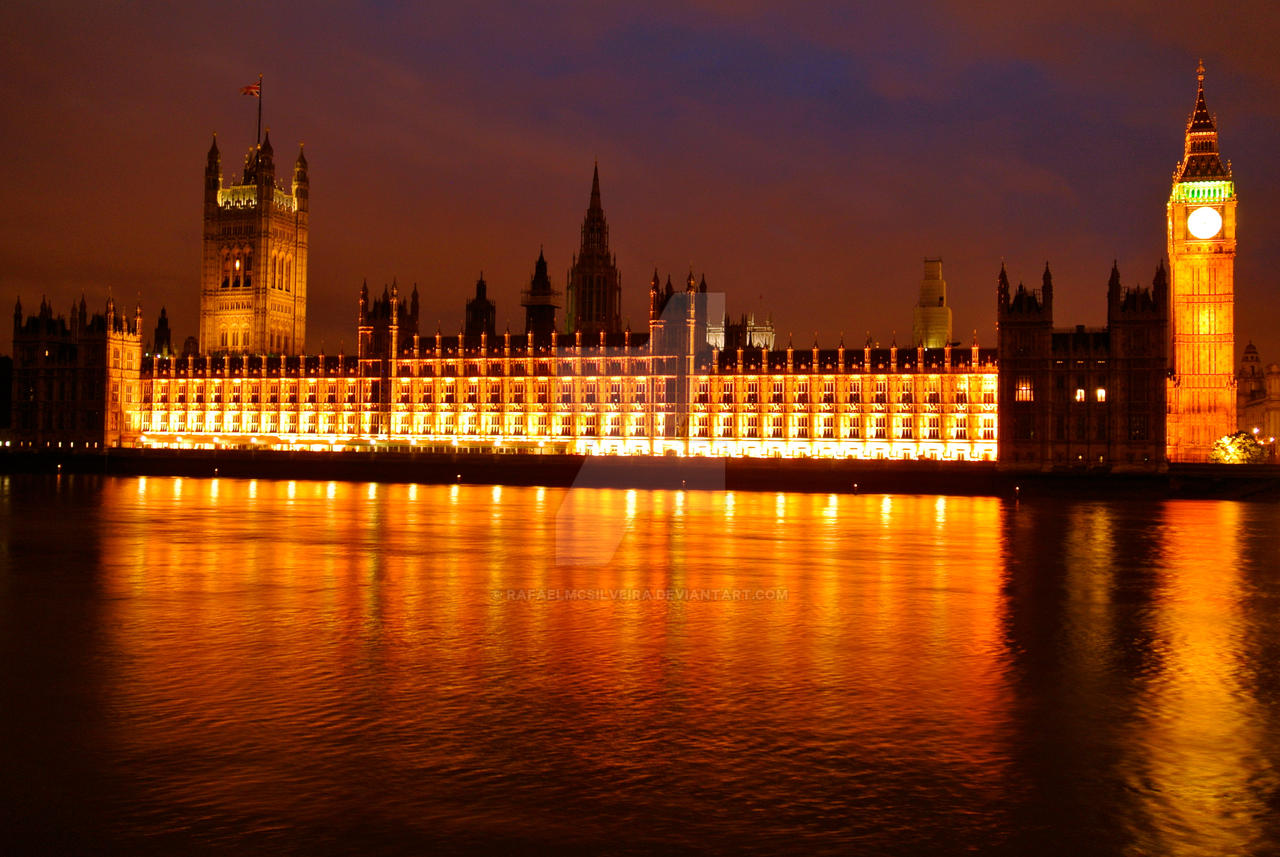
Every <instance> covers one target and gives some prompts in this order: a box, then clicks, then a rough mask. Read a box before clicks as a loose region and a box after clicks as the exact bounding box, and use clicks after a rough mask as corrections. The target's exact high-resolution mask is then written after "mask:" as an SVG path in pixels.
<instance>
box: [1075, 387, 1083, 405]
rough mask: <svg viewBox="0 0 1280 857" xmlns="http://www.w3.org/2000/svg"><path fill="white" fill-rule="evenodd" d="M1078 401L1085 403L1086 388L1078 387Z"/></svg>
mask: <svg viewBox="0 0 1280 857" xmlns="http://www.w3.org/2000/svg"><path fill="white" fill-rule="evenodd" d="M1076 401H1077V402H1083V401H1084V388H1083V387H1076Z"/></svg>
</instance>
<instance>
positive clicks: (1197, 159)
mask: <svg viewBox="0 0 1280 857" xmlns="http://www.w3.org/2000/svg"><path fill="white" fill-rule="evenodd" d="M1196 81H1197V84H1196V107H1195V110H1193V111H1192V112H1191V116H1190V118H1188V119H1187V140H1186V149H1185V151H1184V153H1183V158H1182V163H1181V164H1179V165H1178V172H1177V175H1178V181H1180V182H1186V181H1215V180H1219V179H1230V178H1231V170H1230V169H1228V168H1227V167H1225V166H1223V164H1222V158H1221V156H1220V155H1219V154H1218V126H1217V123H1216V122H1215V121H1214V118H1213V114H1211V113H1210V112H1209V108H1208V107H1207V106H1205V101H1204V62H1203V61H1202V62H1201V63H1200V65H1199V66H1198V67H1197V68H1196Z"/></svg>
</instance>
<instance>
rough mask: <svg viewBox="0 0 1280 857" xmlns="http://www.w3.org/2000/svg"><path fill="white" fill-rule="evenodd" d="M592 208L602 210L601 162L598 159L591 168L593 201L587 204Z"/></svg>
mask: <svg viewBox="0 0 1280 857" xmlns="http://www.w3.org/2000/svg"><path fill="white" fill-rule="evenodd" d="M587 208H588V209H590V210H595V211H602V210H603V207H602V206H601V204H600V162H599V161H596V162H595V165H594V167H593V168H592V170H591V203H590V205H588V206H587Z"/></svg>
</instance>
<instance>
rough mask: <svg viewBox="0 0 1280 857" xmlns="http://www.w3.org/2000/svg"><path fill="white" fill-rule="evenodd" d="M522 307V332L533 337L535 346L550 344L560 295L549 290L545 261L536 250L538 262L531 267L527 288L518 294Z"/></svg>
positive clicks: (554, 330) (554, 328)
mask: <svg viewBox="0 0 1280 857" xmlns="http://www.w3.org/2000/svg"><path fill="white" fill-rule="evenodd" d="M520 304H521V305H522V306H523V307H524V332H525V333H527V334H529V335H530V336H532V337H533V340H534V342H535V343H536V344H538V345H542V346H546V345H549V344H551V342H552V340H553V338H554V337H555V333H556V310H557V309H558V308H559V306H560V293H559V292H557V291H555V290H553V289H552V288H551V278H550V277H548V276H547V260H546V259H545V258H543V255H542V250H541V249H539V250H538V261H537V262H536V263H535V264H534V266H533V277H532V278H530V280H529V288H527V289H525V290H524V291H523V292H521V293H520Z"/></svg>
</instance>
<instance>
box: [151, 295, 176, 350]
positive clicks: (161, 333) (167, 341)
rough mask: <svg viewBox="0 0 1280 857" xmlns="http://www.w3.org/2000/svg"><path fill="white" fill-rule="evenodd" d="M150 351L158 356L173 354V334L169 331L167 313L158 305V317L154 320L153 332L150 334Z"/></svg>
mask: <svg viewBox="0 0 1280 857" xmlns="http://www.w3.org/2000/svg"><path fill="white" fill-rule="evenodd" d="M151 353H152V354H155V355H156V356H158V357H172V356H173V335H172V333H170V331H169V315H168V313H166V312H165V309H164V307H160V319H159V320H158V321H157V322H156V330H155V334H154V335H153V336H152V342H151Z"/></svg>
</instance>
